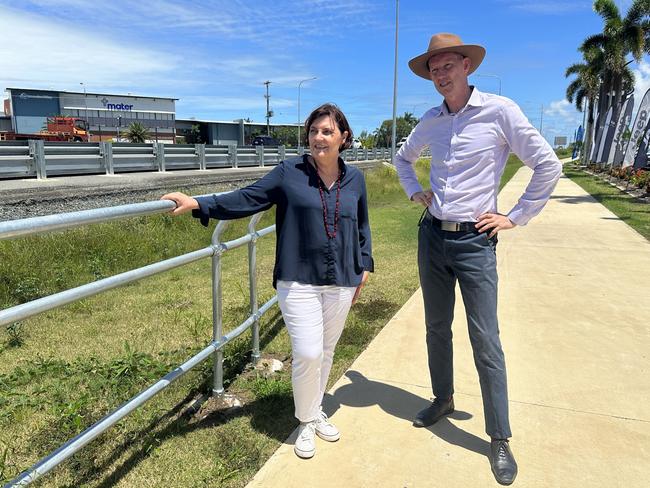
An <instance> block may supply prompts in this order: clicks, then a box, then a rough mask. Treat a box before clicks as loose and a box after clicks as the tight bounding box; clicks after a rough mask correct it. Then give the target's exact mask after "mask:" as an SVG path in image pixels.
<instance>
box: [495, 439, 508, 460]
mask: <svg viewBox="0 0 650 488" xmlns="http://www.w3.org/2000/svg"><path fill="white" fill-rule="evenodd" d="M497 456H499V459H500V460H505V459H506V458H507V457H508V452H507V450H506V444H505V442H502V443H500V444H499V451H498V452H497Z"/></svg>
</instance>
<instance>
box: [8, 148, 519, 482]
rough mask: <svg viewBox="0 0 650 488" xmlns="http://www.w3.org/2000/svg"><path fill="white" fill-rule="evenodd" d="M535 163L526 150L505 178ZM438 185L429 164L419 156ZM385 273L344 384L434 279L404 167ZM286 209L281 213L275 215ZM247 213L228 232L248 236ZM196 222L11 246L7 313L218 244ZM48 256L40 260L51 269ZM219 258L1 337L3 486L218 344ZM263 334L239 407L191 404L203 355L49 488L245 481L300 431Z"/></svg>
mask: <svg viewBox="0 0 650 488" xmlns="http://www.w3.org/2000/svg"><path fill="white" fill-rule="evenodd" d="M520 165H521V163H518V162H517V161H516V160H511V161H510V162H509V164H508V167H507V168H506V172H505V173H504V182H505V181H507V179H509V178H510V177H511V176H512V174H514V172H515V171H516V169H518V167H519V166H520ZM417 171H418V174H419V177H420V178H421V179H422V180H423V181H426V180H427V172H428V167H427V165H426V164H425V163H423V162H420V163H419V164H418V165H417ZM366 180H367V185H368V191H369V201H370V202H371V209H370V220H371V226H372V229H373V248H374V249H373V253H374V257H375V261H376V268H377V269H376V272H375V273H374V274H373V275H372V276H371V279H370V281H369V283H368V286H367V287H366V288H365V290H364V293H363V295H362V297H361V299H360V300H359V302H358V304H357V305H355V307H353V309H352V311H351V313H350V317H349V319H348V322H347V324H346V328H345V330H344V333H343V336H342V337H341V340H340V342H339V345H338V347H337V350H336V356H335V359H334V366H333V369H332V375H331V382H332V383H333V382H334V381H335V380H336V379H337V378H338V377H339V376H340V375H341V374H342V373H343V372H344V371H345V370H346V369H347V368H348V367H349V365H350V364H351V363H352V361H353V360H354V359H355V358H356V357H357V356H358V355H359V354H360V353H361V352H362V351H363V350H364V349H365V347H366V346H367V345H368V344H369V342H370V341H371V340H372V339H373V338H374V337H375V335H376V334H377V333H378V332H379V331H380V330H381V328H382V327H383V326H384V325H385V324H386V322H387V321H388V320H389V319H390V317H392V316H393V315H394V314H395V312H396V311H397V310H398V309H399V308H400V307H401V306H402V304H403V303H404V302H405V301H406V300H407V299H408V298H409V297H410V296H411V295H412V293H413V292H414V291H415V290H416V288H417V286H418V274H417V266H416V246H417V243H416V239H417V237H416V235H417V232H416V226H417V220H418V217H419V215H420V213H421V209H420V208H419V207H417V206H415V205H413V204H412V203H411V202H409V201H408V200H407V199H406V198H405V197H404V194H403V192H402V190H401V188H400V186H399V184H398V182H397V178H396V176H395V173H394V172H393V171H392V170H391V169H389V168H379V169H377V170H374V171H371V172H368V173H367V175H366ZM272 220H273V215H272V213H269V214H268V215H266V216H265V217H264V219H263V222H262V224H261V225H260V227H261V226H265V225H268V224H269V223H271V222H272ZM245 224H246V222H244V221H241V222H233V223H232V224H231V229H229V234H228V236H227V237H226V238H233V237H235V236H237V235H241V233H242V232H243V230H244V228H245ZM212 228H213V227H212V226H211V227H210V228H209V229H204V228H202V227H201V226H199V225H197V223H196V222H195V221H193V219H191V218H189V217H188V218H179V219H173V221H172V219H171V218H170V217H169V216H155V217H149V218H137V219H129V220H128V221H123V222H120V223H109V224H102V225H96V226H91V227H87V228H83V229H75V230H72V231H69V232H64V233H55V234H48V235H45V236H40V237H34V238H29V239H21V240H16V241H3V242H0V303H1V304H3V308H4V307H6V306H11V305H13V304H16V303H22V302H25V301H28V300H31V299H34V298H36V297H38V296H42V295H45V294H48V293H52V292H55V291H59V290H62V289H66V288H69V287H71V286H75V285H78V284H81V283H85V282H88V281H92V280H94V279H99V278H101V277H104V276H110V275H113V274H115V273H119V272H121V271H124V270H127V269H132V268H134V267H137V266H142V265H144V264H147V263H150V262H154V261H156V260H159V259H161V258H162V257H170V256H173V255H177V254H180V253H183V252H188V251H190V250H193V249H197V248H199V247H203V246H205V245H206V244H207V243H208V242H209V236H210V233H211V230H212ZM273 255H274V248H273V238H272V237H271V238H265V239H262V240H260V241H259V251H258V272H259V276H260V278H261V280H260V281H261V283H260V298H261V301H265V300H267V299H268V298H270V297H271V296H272V295H273V290H272V288H271V283H270V276H271V269H272V266H273ZM246 259H247V258H246V251H245V249H237V250H234V251H232V252H228V253H227V254H226V257H225V259H224V263H223V276H224V279H223V283H224V290H223V296H224V321H225V329H226V330H228V329H230V328H233V327H235V326H237V325H238V324H239V323H241V322H242V321H243V320H244V318H245V317H246V316H247V315H248V305H247V301H248V279H247V276H246V273H242V270H243V269H246V265H247V264H246V262H247V261H246ZM35 263H38V264H37V265H35ZM209 276H210V263H209V261H201V262H197V263H194V264H192V265H189V266H185V267H183V268H180V269H177V270H174V271H173V272H169V273H166V274H164V275H159V276H156V277H152V278H149V279H146V280H142V281H140V282H137V283H134V284H131V285H129V286H125V287H122V288H119V289H116V290H112V291H110V292H108V293H105V294H102V295H100V296H97V297H93V298H90V299H87V300H83V301H81V302H78V303H75V304H71V305H68V306H66V307H62V308H60V309H56V310H52V311H50V312H46V313H44V314H41V315H39V316H37V317H34V318H31V319H29V320H26V321H24V322H23V323H19V324H15V325H14V326H13V327H12V328H11V329H10V330H8V331H3V332H0V358H1V359H2V360H1V361H0V482H6V481H8V480H9V479H12V478H13V477H15V476H16V475H17V474H18V473H19V472H20V471H22V470H23V469H26V468H27V467H29V466H30V465H31V464H33V463H34V462H36V461H37V460H38V459H40V458H41V457H42V456H44V455H46V454H47V453H49V452H50V451H52V450H53V449H55V448H57V447H58V446H59V445H60V444H61V443H63V442H64V441H65V440H67V439H68V438H70V437H72V436H74V435H76V434H78V433H79V432H81V431H82V430H83V429H84V428H86V427H87V426H89V425H90V424H92V423H93V422H95V421H97V420H98V419H100V418H101V417H102V416H103V415H105V414H106V413H107V412H108V411H110V410H111V409H113V408H115V407H117V406H119V405H120V404H121V403H123V402H124V401H126V400H127V399H128V398H130V397H131V396H133V395H134V394H136V393H137V392H138V391H140V390H141V389H143V388H145V387H147V386H148V385H150V384H152V383H153V382H154V381H155V380H156V379H157V378H159V377H160V376H162V375H163V374H165V373H166V372H168V371H170V370H171V369H173V368H174V367H175V366H176V365H178V364H180V363H181V362H183V361H184V360H185V359H187V358H188V357H189V356H190V355H192V354H193V353H195V352H196V351H198V350H199V349H200V348H202V347H203V346H204V345H205V343H206V342H207V341H208V339H209V337H210V336H211V312H210V310H211V303H210V281H209ZM261 325H262V331H261V345H262V349H263V353H264V355H265V356H269V357H274V358H277V359H280V360H282V361H283V362H285V364H289V363H290V344H289V339H288V337H287V334H286V332H285V330H284V327H283V323H282V320H281V317H280V315H279V312H278V311H277V309H275V310H273V311H272V312H271V313H269V314H267V315H266V316H265V317H264V318H263V321H262V324H261ZM249 341H250V338H249V336H248V334H245V335H244V336H243V337H242V338H241V339H240V340H238V341H236V342H235V343H234V344H233V345H232V346H231V347H229V348H228V349H227V350H226V359H225V366H226V371H225V379H226V385H227V388H228V391H229V392H230V393H233V394H236V395H238V396H239V397H240V398H241V399H242V400H243V401H244V405H243V407H242V408H239V409H236V410H233V411H227V410H224V409H222V408H219V405H215V404H212V403H208V404H206V405H205V406H204V407H203V408H202V409H201V410H199V411H198V412H196V411H195V410H194V409H192V408H190V407H189V404H190V403H191V402H192V401H193V400H194V399H196V398H197V397H198V396H200V395H201V394H203V393H205V392H207V391H209V389H210V382H211V371H210V369H211V368H210V364H208V362H206V363H205V364H203V365H201V366H198V367H197V368H196V369H195V370H193V371H192V372H190V373H188V374H187V375H186V376H185V377H183V378H181V379H180V380H178V382H177V383H175V384H174V385H173V386H171V387H170V388H168V389H167V390H166V391H165V392H163V393H162V394H160V395H158V396H157V397H155V398H154V399H152V400H151V401H150V402H148V403H147V404H146V405H145V406H144V407H143V408H141V409H139V410H137V411H136V412H135V413H133V414H132V415H131V416H129V417H127V418H125V419H123V420H122V421H121V422H120V423H119V424H118V425H117V426H115V427H113V428H112V429H111V430H109V431H108V433H106V434H104V435H102V436H100V437H99V438H98V439H97V440H95V441H93V442H92V443H90V444H89V445H88V446H86V448H84V450H82V451H81V452H79V453H78V454H77V455H75V456H73V458H71V459H70V460H68V461H67V462H65V463H64V464H63V465H62V466H59V467H58V468H56V469H55V470H54V471H53V472H51V473H50V474H48V475H47V476H45V477H43V478H42V480H41V481H39V482H37V485H38V486H47V487H50V486H70V487H72V486H75V487H76V486H92V487H109V486H223V487H239V486H244V485H245V484H246V483H247V482H248V481H249V480H250V478H251V477H252V476H253V475H254V474H255V472H257V470H258V469H259V468H260V467H261V466H262V464H263V463H264V462H265V461H266V460H267V459H268V457H269V456H270V455H271V454H272V453H273V451H274V450H275V449H276V448H277V447H278V445H279V444H280V443H281V442H282V441H283V440H284V439H285V438H286V437H287V436H288V434H289V433H290V432H291V430H292V429H293V428H294V427H295V419H294V418H293V401H292V397H291V381H290V368H285V370H284V371H282V372H280V373H278V374H276V375H274V376H272V377H267V376H265V375H263V374H261V373H258V372H256V371H248V370H247V371H246V373H244V374H240V373H242V371H244V370H245V365H246V363H247V361H248V359H249Z"/></svg>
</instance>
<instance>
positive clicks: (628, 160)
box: [622, 89, 650, 168]
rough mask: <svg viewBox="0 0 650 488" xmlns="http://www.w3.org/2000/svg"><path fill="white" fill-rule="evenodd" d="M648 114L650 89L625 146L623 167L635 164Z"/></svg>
mask: <svg viewBox="0 0 650 488" xmlns="http://www.w3.org/2000/svg"><path fill="white" fill-rule="evenodd" d="M648 115H650V89H648V91H646V92H645V95H643V99H642V100H641V103H640V104H639V110H638V111H637V113H636V118H635V119H634V124H633V125H632V129H631V130H632V135H631V136H630V140H629V141H628V143H627V147H626V148H625V155H624V156H623V164H622V166H623V168H627V167H628V166H632V165H633V164H634V156H636V153H637V152H638V150H639V145H640V144H641V139H642V138H643V135H644V134H645V129H646V127H647V126H648Z"/></svg>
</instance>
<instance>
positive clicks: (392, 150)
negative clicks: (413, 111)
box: [390, 0, 399, 164]
mask: <svg viewBox="0 0 650 488" xmlns="http://www.w3.org/2000/svg"><path fill="white" fill-rule="evenodd" d="M398 32H399V0H395V66H394V73H393V127H392V129H393V130H392V132H391V138H390V139H391V141H390V162H391V164H395V139H396V138H397V39H398V36H397V34H398Z"/></svg>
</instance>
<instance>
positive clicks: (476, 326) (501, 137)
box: [395, 34, 562, 485]
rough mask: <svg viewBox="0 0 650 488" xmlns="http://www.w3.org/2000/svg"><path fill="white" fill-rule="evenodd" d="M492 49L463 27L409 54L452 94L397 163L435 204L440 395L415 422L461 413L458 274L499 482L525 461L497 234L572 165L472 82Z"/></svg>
mask: <svg viewBox="0 0 650 488" xmlns="http://www.w3.org/2000/svg"><path fill="white" fill-rule="evenodd" d="M484 56H485V49H484V48H483V47H481V46H478V45H466V44H463V42H462V41H461V39H460V37H458V36H456V35H454V34H436V35H434V36H433V37H431V41H430V43H429V48H428V50H427V52H425V53H424V54H422V55H420V56H417V57H415V58H413V59H412V60H411V61H409V67H410V68H411V70H412V71H413V72H414V73H415V74H416V75H418V76H421V77H422V78H425V79H427V80H431V81H433V84H434V86H435V88H436V90H437V91H438V92H439V93H440V94H441V95H442V96H443V97H444V101H443V103H442V105H440V106H439V107H435V108H432V109H431V110H429V111H428V112H427V113H425V114H424V116H423V117H422V119H421V120H420V122H419V123H418V125H417V126H416V127H415V128H414V129H413V131H412V132H411V134H410V135H409V137H408V139H407V140H406V142H405V143H404V145H403V146H402V147H401V148H400V150H399V152H398V153H397V155H396V157H395V166H396V168H397V173H398V175H399V178H400V182H401V184H402V186H403V188H404V190H405V192H406V194H407V195H408V197H409V198H410V199H411V200H412V201H414V202H417V203H420V204H422V205H423V206H424V207H426V210H425V212H424V214H423V217H422V219H421V221H420V229H419V235H418V242H419V243H418V267H419V270H420V284H421V286H422V293H423V296H424V312H425V321H426V341H427V351H428V357H429V373H430V375H431V385H432V388H433V395H434V401H433V403H432V404H431V405H430V406H429V407H427V408H425V409H424V410H422V411H421V412H419V413H418V414H417V416H416V418H415V421H414V422H413V424H414V425H415V426H417V427H426V426H429V425H432V424H433V423H435V422H436V421H438V420H439V419H440V418H441V417H443V416H445V415H447V414H450V413H451V412H453V411H454V400H453V393H454V388H453V369H452V363H453V361H452V332H451V323H452V319H453V311H454V301H455V293H454V288H455V284H456V280H458V282H459V284H460V290H461V293H462V296H463V302H464V304H465V311H466V314H467V322H468V328H469V334H470V341H471V344H472V349H473V352H474V362H475V365H476V369H477V370H478V374H479V380H480V385H481V393H482V396H483V410H484V415H485V428H486V432H487V434H488V435H489V436H490V438H491V443H490V465H491V468H492V472H493V473H494V476H495V478H496V480H497V481H498V482H499V483H501V484H504V485H509V484H511V483H512V482H513V481H514V479H515V477H516V475H517V463H516V462H515V459H514V456H513V455H512V452H511V450H510V447H509V444H508V439H509V438H510V437H511V435H512V434H511V431H510V425H509V420H508V391H507V384H506V368H505V359H504V355H503V350H502V348H501V341H500V339H499V327H498V322H497V271H496V254H495V252H496V244H497V233H498V232H500V231H503V230H508V229H512V228H513V227H515V226H517V225H525V224H526V223H527V222H528V221H529V220H530V219H531V218H532V217H534V216H535V215H537V214H538V213H539V212H540V211H541V210H542V208H543V207H544V205H545V204H546V202H547V201H548V199H549V197H550V195H551V192H552V191H553V189H554V187H555V184H556V183H557V180H558V178H559V177H560V173H561V171H562V167H561V164H560V162H559V160H558V159H557V157H556V155H555V154H554V153H553V150H552V149H551V147H550V146H549V144H548V143H547V142H546V141H545V140H544V139H543V138H542V136H541V135H540V134H539V132H537V130H536V129H535V128H534V127H533V126H532V125H531V124H530V123H529V122H528V119H527V118H526V116H524V114H523V113H522V112H521V110H520V109H519V107H518V106H517V105H516V104H515V103H514V102H512V101H511V100H509V99H507V98H504V97H501V96H496V95H492V94H487V93H481V92H480V91H479V90H477V89H476V88H475V87H473V86H470V85H469V84H468V80H467V77H468V75H469V74H471V73H472V72H473V71H475V70H476V68H478V66H479V65H480V64H481V61H482V60H483V58H484ZM425 146H429V148H430V150H431V174H430V184H431V190H426V191H423V190H422V187H421V186H420V184H419V183H418V180H417V178H416V175H415V172H414V170H413V163H414V162H415V161H416V160H417V158H418V157H419V156H420V151H421V150H422V148H424V147H425ZM510 151H513V152H514V153H515V154H516V155H517V156H518V157H519V158H520V159H521V160H522V161H523V162H524V164H526V165H527V166H528V167H530V168H532V169H533V176H532V178H531V181H530V183H529V184H528V187H527V188H526V190H525V192H524V194H523V195H522V197H521V198H520V199H519V201H518V202H517V204H516V205H515V206H514V208H513V209H512V210H511V211H510V212H509V213H508V214H507V215H504V214H500V213H498V212H497V193H498V190H499V181H500V179H501V174H502V173H503V169H504V167H505V163H506V160H507V158H508V155H509V153H510Z"/></svg>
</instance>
